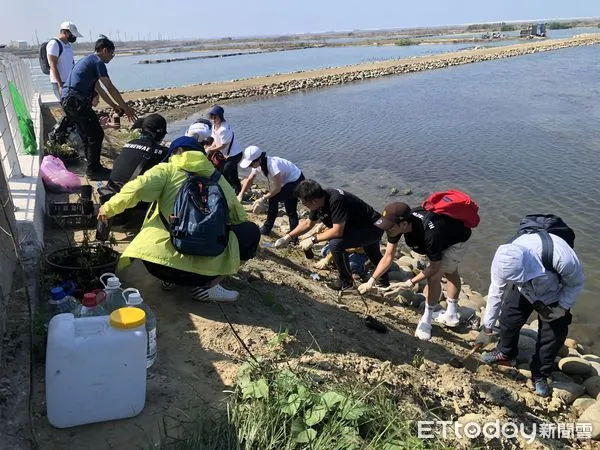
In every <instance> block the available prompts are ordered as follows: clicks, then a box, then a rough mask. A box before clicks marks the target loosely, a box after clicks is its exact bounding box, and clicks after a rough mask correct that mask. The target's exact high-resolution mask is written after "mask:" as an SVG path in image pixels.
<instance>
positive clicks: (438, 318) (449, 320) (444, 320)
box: [433, 310, 460, 328]
mask: <svg viewBox="0 0 600 450" xmlns="http://www.w3.org/2000/svg"><path fill="white" fill-rule="evenodd" d="M433 320H434V321H435V322H436V323H438V324H439V325H445V326H447V327H450V328H454V327H457V326H458V324H459V323H460V319H459V318H458V314H448V312H447V311H444V310H442V312H441V314H437V315H434V317H433Z"/></svg>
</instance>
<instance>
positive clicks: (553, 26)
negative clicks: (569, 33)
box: [546, 22, 573, 30]
mask: <svg viewBox="0 0 600 450" xmlns="http://www.w3.org/2000/svg"><path fill="white" fill-rule="evenodd" d="M546 28H548V29H549V30H568V29H569V28H573V24H572V23H569V22H550V23H548V24H547V25H546Z"/></svg>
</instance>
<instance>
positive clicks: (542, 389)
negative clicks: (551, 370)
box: [533, 378, 550, 397]
mask: <svg viewBox="0 0 600 450" xmlns="http://www.w3.org/2000/svg"><path fill="white" fill-rule="evenodd" d="M533 384H534V385H535V393H536V394H537V395H539V396H540V397H548V396H549V395H550V386H548V380H546V378H538V379H534V380H533Z"/></svg>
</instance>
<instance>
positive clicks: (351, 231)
mask: <svg viewBox="0 0 600 450" xmlns="http://www.w3.org/2000/svg"><path fill="white" fill-rule="evenodd" d="M296 195H297V196H298V198H299V199H300V201H301V202H302V204H303V205H304V206H305V207H306V208H308V209H309V210H310V215H309V216H308V219H305V220H303V221H302V222H300V224H299V225H298V226H297V227H296V228H294V229H293V230H292V231H290V232H289V233H288V234H286V235H285V236H284V237H282V238H279V239H277V241H275V243H274V244H273V247H274V248H281V247H285V246H287V245H288V244H289V243H290V242H291V241H292V240H293V239H295V238H298V237H299V236H301V235H303V234H304V233H307V232H308V231H310V230H311V229H312V228H314V226H315V225H316V224H317V222H318V221H320V222H322V223H323V224H325V226H326V227H327V229H326V230H325V231H323V232H320V233H317V234H313V235H312V236H311V237H309V238H305V239H303V240H301V241H300V244H299V246H300V248H301V249H302V250H304V251H305V252H306V251H308V250H310V249H311V248H312V246H313V245H314V244H316V243H317V242H327V241H329V249H330V251H331V253H332V254H333V261H334V262H335V265H336V267H337V270H338V274H339V278H338V279H337V280H336V281H334V282H333V283H330V284H328V285H327V286H328V287H329V288H331V289H333V290H336V291H348V290H352V289H354V280H353V278H352V272H351V270H350V262H349V260H348V253H347V252H346V250H347V249H350V248H356V247H361V248H362V249H363V250H364V252H365V254H366V255H367V257H368V258H369V260H370V261H371V262H372V263H373V264H374V265H375V266H377V265H378V264H379V261H381V251H380V250H379V241H380V240H381V236H382V235H383V231H382V230H381V229H379V228H377V227H376V226H375V223H376V222H377V221H378V220H379V218H380V217H381V215H380V214H379V213H378V212H377V211H375V210H374V209H373V207H372V206H371V205H369V204H367V203H366V202H365V201H363V200H361V199H360V198H358V197H357V196H356V195H353V194H351V193H350V192H346V191H343V190H341V189H323V188H322V187H321V185H320V184H319V183H317V182H316V181H314V180H304V181H302V182H301V183H300V184H299V185H298V187H297V188H296ZM379 283H380V284H381V285H382V286H384V287H387V286H389V279H388V275H387V274H382V275H381V277H380V278H379Z"/></svg>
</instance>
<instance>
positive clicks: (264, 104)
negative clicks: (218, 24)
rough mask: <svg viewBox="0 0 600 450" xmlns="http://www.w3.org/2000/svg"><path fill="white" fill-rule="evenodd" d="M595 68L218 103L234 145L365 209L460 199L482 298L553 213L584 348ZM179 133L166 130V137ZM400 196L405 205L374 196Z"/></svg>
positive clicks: (405, 81)
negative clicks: (578, 278) (467, 209)
mask: <svg viewBox="0 0 600 450" xmlns="http://www.w3.org/2000/svg"><path fill="white" fill-rule="evenodd" d="M599 69H600V48H599V47H597V46H596V47H586V48H583V47H581V48H574V49H568V50H561V51H556V52H548V53H542V54H535V55H529V56H523V57H516V58H510V59H506V60H498V61H490V62H486V63H479V64H471V65H466V66H461V67H454V68H449V69H444V70H438V71H430V72H422V73H417V74H410V75H405V76H399V77H394V78H386V79H381V80H373V81H367V82H363V83H359V84H352V85H349V86H343V87H337V88H330V89H324V90H319V91H312V92H306V93H298V94H292V95H287V96H283V97H274V98H271V99H265V100H258V101H249V102H245V103H238V104H232V105H228V106H227V107H226V115H227V117H228V118H229V120H230V122H231V123H232V125H233V127H234V129H235V132H236V139H239V140H240V142H241V144H242V145H243V146H247V145H251V144H256V145H259V146H261V147H263V148H264V149H265V150H267V151H268V152H270V153H271V154H273V155H278V156H281V157H284V158H288V159H290V160H292V161H294V162H296V163H297V164H298V165H299V166H300V167H301V168H302V169H303V170H304V173H305V174H306V175H307V176H309V177H312V178H315V179H317V180H318V181H320V182H322V183H323V184H324V185H326V186H331V187H345V188H347V189H348V190H349V191H351V192H354V193H355V194H357V195H359V196H361V197H363V198H364V199H365V200H368V201H369V202H371V204H372V205H373V206H375V207H377V208H381V207H383V206H384V205H385V204H386V203H387V202H390V201H393V200H403V199H406V201H407V202H408V203H409V204H411V205H413V206H414V205H415V204H417V203H418V202H419V201H421V200H422V199H423V198H424V197H425V196H426V194H427V193H428V192H431V191H434V190H441V189H445V188H452V187H455V188H460V189H463V190H466V191H467V192H469V193H470V194H471V195H472V196H473V197H474V198H475V199H476V200H477V201H478V202H479V205H480V210H481V217H482V222H481V225H480V226H479V228H477V229H476V230H475V232H474V234H473V237H472V249H471V252H470V254H469V258H468V259H467V260H466V261H465V263H464V266H463V267H464V269H463V274H464V276H465V278H467V280H468V281H469V282H470V283H471V284H472V285H473V286H475V287H476V288H477V289H479V290H482V291H484V293H485V291H486V289H487V285H488V277H489V272H488V268H489V264H490V262H491V259H492V256H493V253H494V251H495V248H496V247H497V245H499V244H501V243H503V242H505V240H506V239H507V238H509V237H510V236H511V234H512V233H513V231H514V230H516V228H517V226H518V222H519V219H520V218H521V217H522V216H523V215H525V214H527V213H531V212H553V213H555V214H558V215H560V216H562V217H563V218H564V219H565V220H566V221H567V223H568V224H569V225H571V226H572V227H573V228H574V229H575V230H576V233H577V239H576V250H577V252H578V255H579V257H580V258H581V259H582V261H583V263H584V266H585V272H586V288H585V291H584V293H583V294H582V296H581V298H580V300H579V303H578V305H577V307H576V308H575V310H574V315H575V322H576V323H577V324H578V325H577V326H576V333H577V334H579V335H580V336H584V335H585V339H584V340H583V342H584V343H585V342H586V341H597V338H598V337H600V327H599V321H598V318H599V317H600V315H599V313H598V307H597V301H598V300H597V295H596V293H597V292H598V291H599V290H600V255H599V253H598V248H599V247H600V239H599V238H598V234H597V233H598V231H597V228H596V223H595V222H596V220H598V218H599V217H600V200H599V198H600V174H599V171H598V168H599V164H598V162H599V158H598V152H599V150H600V128H599V127H598V123H599V122H600V87H599V86H598V81H597V79H598V78H597V73H598V70H599ZM189 122H190V120H188V121H182V122H177V123H173V124H170V130H171V134H170V135H169V136H168V137H169V138H171V139H172V138H174V137H176V136H177V134H178V133H180V132H182V131H183V129H184V126H185V125H186V124H187V123H189ZM403 186H410V187H411V188H412V189H413V191H414V194H413V195H412V196H410V197H394V198H392V197H389V196H388V192H389V190H390V188H392V187H399V188H401V187H403ZM596 348H597V349H598V348H599V347H596Z"/></svg>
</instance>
